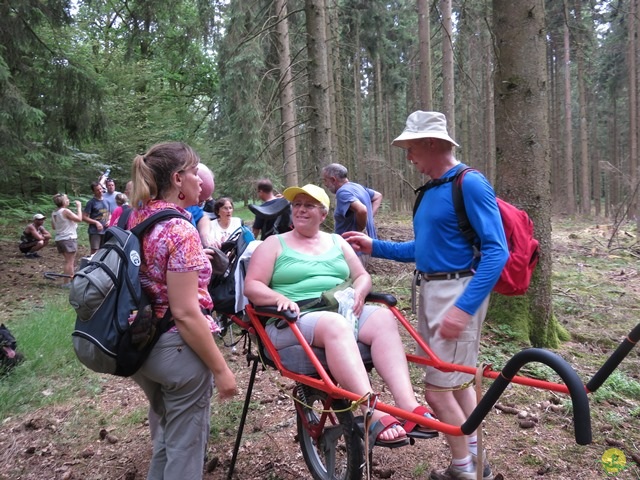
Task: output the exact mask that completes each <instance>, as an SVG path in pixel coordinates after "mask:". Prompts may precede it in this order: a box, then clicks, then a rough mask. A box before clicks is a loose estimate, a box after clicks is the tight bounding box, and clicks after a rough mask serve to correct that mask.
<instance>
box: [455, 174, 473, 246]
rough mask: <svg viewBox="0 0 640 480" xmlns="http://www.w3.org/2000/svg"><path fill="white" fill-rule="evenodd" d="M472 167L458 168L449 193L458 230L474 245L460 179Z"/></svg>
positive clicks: (462, 178) (461, 179)
mask: <svg viewBox="0 0 640 480" xmlns="http://www.w3.org/2000/svg"><path fill="white" fill-rule="evenodd" d="M473 170H474V169H473V168H471V167H466V168H463V169H461V170H459V171H458V172H457V173H456V174H455V175H454V176H453V178H454V179H455V181H454V182H453V185H452V187H451V195H452V198H453V208H454V209H455V211H456V215H457V216H458V228H459V229H460V232H461V233H462V235H463V236H464V238H466V239H467V241H468V242H469V243H470V244H471V245H475V244H476V243H477V242H476V238H477V235H476V232H475V230H474V229H473V227H472V226H471V222H470V221H469V217H468V216H467V210H466V208H465V206H464V197H463V196H462V181H463V180H464V176H465V175H466V174H467V172H469V171H473Z"/></svg>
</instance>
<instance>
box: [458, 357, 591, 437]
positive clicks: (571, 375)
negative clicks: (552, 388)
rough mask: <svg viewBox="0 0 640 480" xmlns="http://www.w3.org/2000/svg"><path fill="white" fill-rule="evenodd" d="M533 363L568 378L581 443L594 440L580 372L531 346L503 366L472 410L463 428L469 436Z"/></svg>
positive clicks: (560, 358) (574, 421)
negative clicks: (525, 366)
mask: <svg viewBox="0 0 640 480" xmlns="http://www.w3.org/2000/svg"><path fill="white" fill-rule="evenodd" d="M529 362H540V363H544V364H545V365H547V366H548V367H550V368H552V369H553V370H554V371H555V372H556V373H557V374H558V375H559V376H560V378H562V380H563V381H564V383H565V385H566V386H567V388H568V390H569V394H570V395H571V403H572V404H573V423H574V426H575V437H576V443H578V445H588V444H590V443H591V415H590V413H589V400H588V399H587V392H586V390H585V387H584V385H583V383H582V381H581V380H580V378H579V377H578V374H577V373H576V372H575V371H574V370H573V368H571V366H570V365H569V364H568V363H567V362H566V361H565V360H564V359H563V358H562V357H560V356H559V355H556V354H555V353H553V352H550V351H549V350H544V349H541V348H528V349H526V350H522V351H520V352H518V353H516V354H515V355H514V356H513V357H511V359H510V360H509V361H508V362H507V364H506V365H505V366H504V368H503V369H502V372H501V374H500V376H498V377H497V378H496V379H495V381H494V382H493V383H492V384H491V387H489V389H488V390H487V392H486V393H485V394H484V396H483V397H482V399H481V400H480V402H479V403H478V406H477V407H476V408H475V409H474V410H473V412H471V415H469V418H468V419H467V421H466V422H465V423H463V424H462V425H461V427H460V429H461V430H462V433H464V434H465V435H469V434H470V433H472V432H473V431H475V430H476V429H477V428H478V427H479V426H480V424H481V423H482V420H483V419H484V417H486V416H487V414H488V413H489V411H490V410H491V408H492V407H493V405H494V404H495V403H496V401H497V400H498V398H499V397H500V395H501V394H502V392H504V390H505V388H507V386H508V385H509V383H510V382H511V380H512V379H513V377H514V376H515V375H516V373H518V371H519V370H520V368H521V367H522V366H523V365H525V364H526V363H529Z"/></svg>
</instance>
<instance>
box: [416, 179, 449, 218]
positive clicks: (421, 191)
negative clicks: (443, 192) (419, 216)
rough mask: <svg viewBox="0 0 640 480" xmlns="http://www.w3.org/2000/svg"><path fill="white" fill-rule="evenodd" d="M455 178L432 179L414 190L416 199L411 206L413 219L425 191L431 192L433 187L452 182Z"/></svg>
mask: <svg viewBox="0 0 640 480" xmlns="http://www.w3.org/2000/svg"><path fill="white" fill-rule="evenodd" d="M455 178H456V176H453V177H446V178H434V179H431V180H429V181H428V182H427V183H425V184H424V185H423V186H421V187H420V188H417V189H416V190H415V194H416V195H417V197H416V201H415V203H414V204H413V216H414V217H415V216H416V212H417V211H418V207H419V206H420V202H421V201H422V197H424V194H425V193H427V190H431V189H432V188H433V187H439V186H440V185H443V184H445V183H449V182H453V180H454V179H455Z"/></svg>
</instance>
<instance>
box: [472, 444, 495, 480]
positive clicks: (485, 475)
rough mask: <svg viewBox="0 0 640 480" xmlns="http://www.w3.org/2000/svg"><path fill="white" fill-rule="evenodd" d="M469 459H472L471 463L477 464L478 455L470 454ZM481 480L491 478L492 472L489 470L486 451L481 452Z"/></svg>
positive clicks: (489, 479) (491, 479)
mask: <svg viewBox="0 0 640 480" xmlns="http://www.w3.org/2000/svg"><path fill="white" fill-rule="evenodd" d="M471 459H472V460H473V464H474V465H477V464H478V456H477V455H474V454H473V453H472V454H471ZM482 480H493V472H492V471H491V465H489V461H488V460H487V452H486V451H484V452H482Z"/></svg>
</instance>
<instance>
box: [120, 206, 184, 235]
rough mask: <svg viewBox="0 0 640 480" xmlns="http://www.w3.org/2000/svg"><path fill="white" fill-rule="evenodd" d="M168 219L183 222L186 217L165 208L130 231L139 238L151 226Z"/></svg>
mask: <svg viewBox="0 0 640 480" xmlns="http://www.w3.org/2000/svg"><path fill="white" fill-rule="evenodd" d="M126 213H129V212H126ZM124 214H125V212H123V213H122V215H123V216H124ZM128 217H129V215H127V218H128ZM169 218H184V219H185V220H187V217H185V216H184V215H183V214H181V213H180V212H178V211H177V210H174V209H173V208H165V209H164V210H160V211H158V212H156V213H154V214H153V215H151V216H150V217H149V218H147V219H146V220H144V221H143V222H141V223H139V224H138V225H136V226H135V227H133V228H132V229H131V232H132V233H133V234H134V235H135V236H136V237H138V238H140V237H141V236H142V235H143V234H144V233H145V232H146V231H147V230H148V229H149V228H151V227H152V226H153V225H155V224H156V223H158V222H161V221H162V220H167V219H169ZM118 226H120V222H119V221H118ZM125 226H126V223H125Z"/></svg>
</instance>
